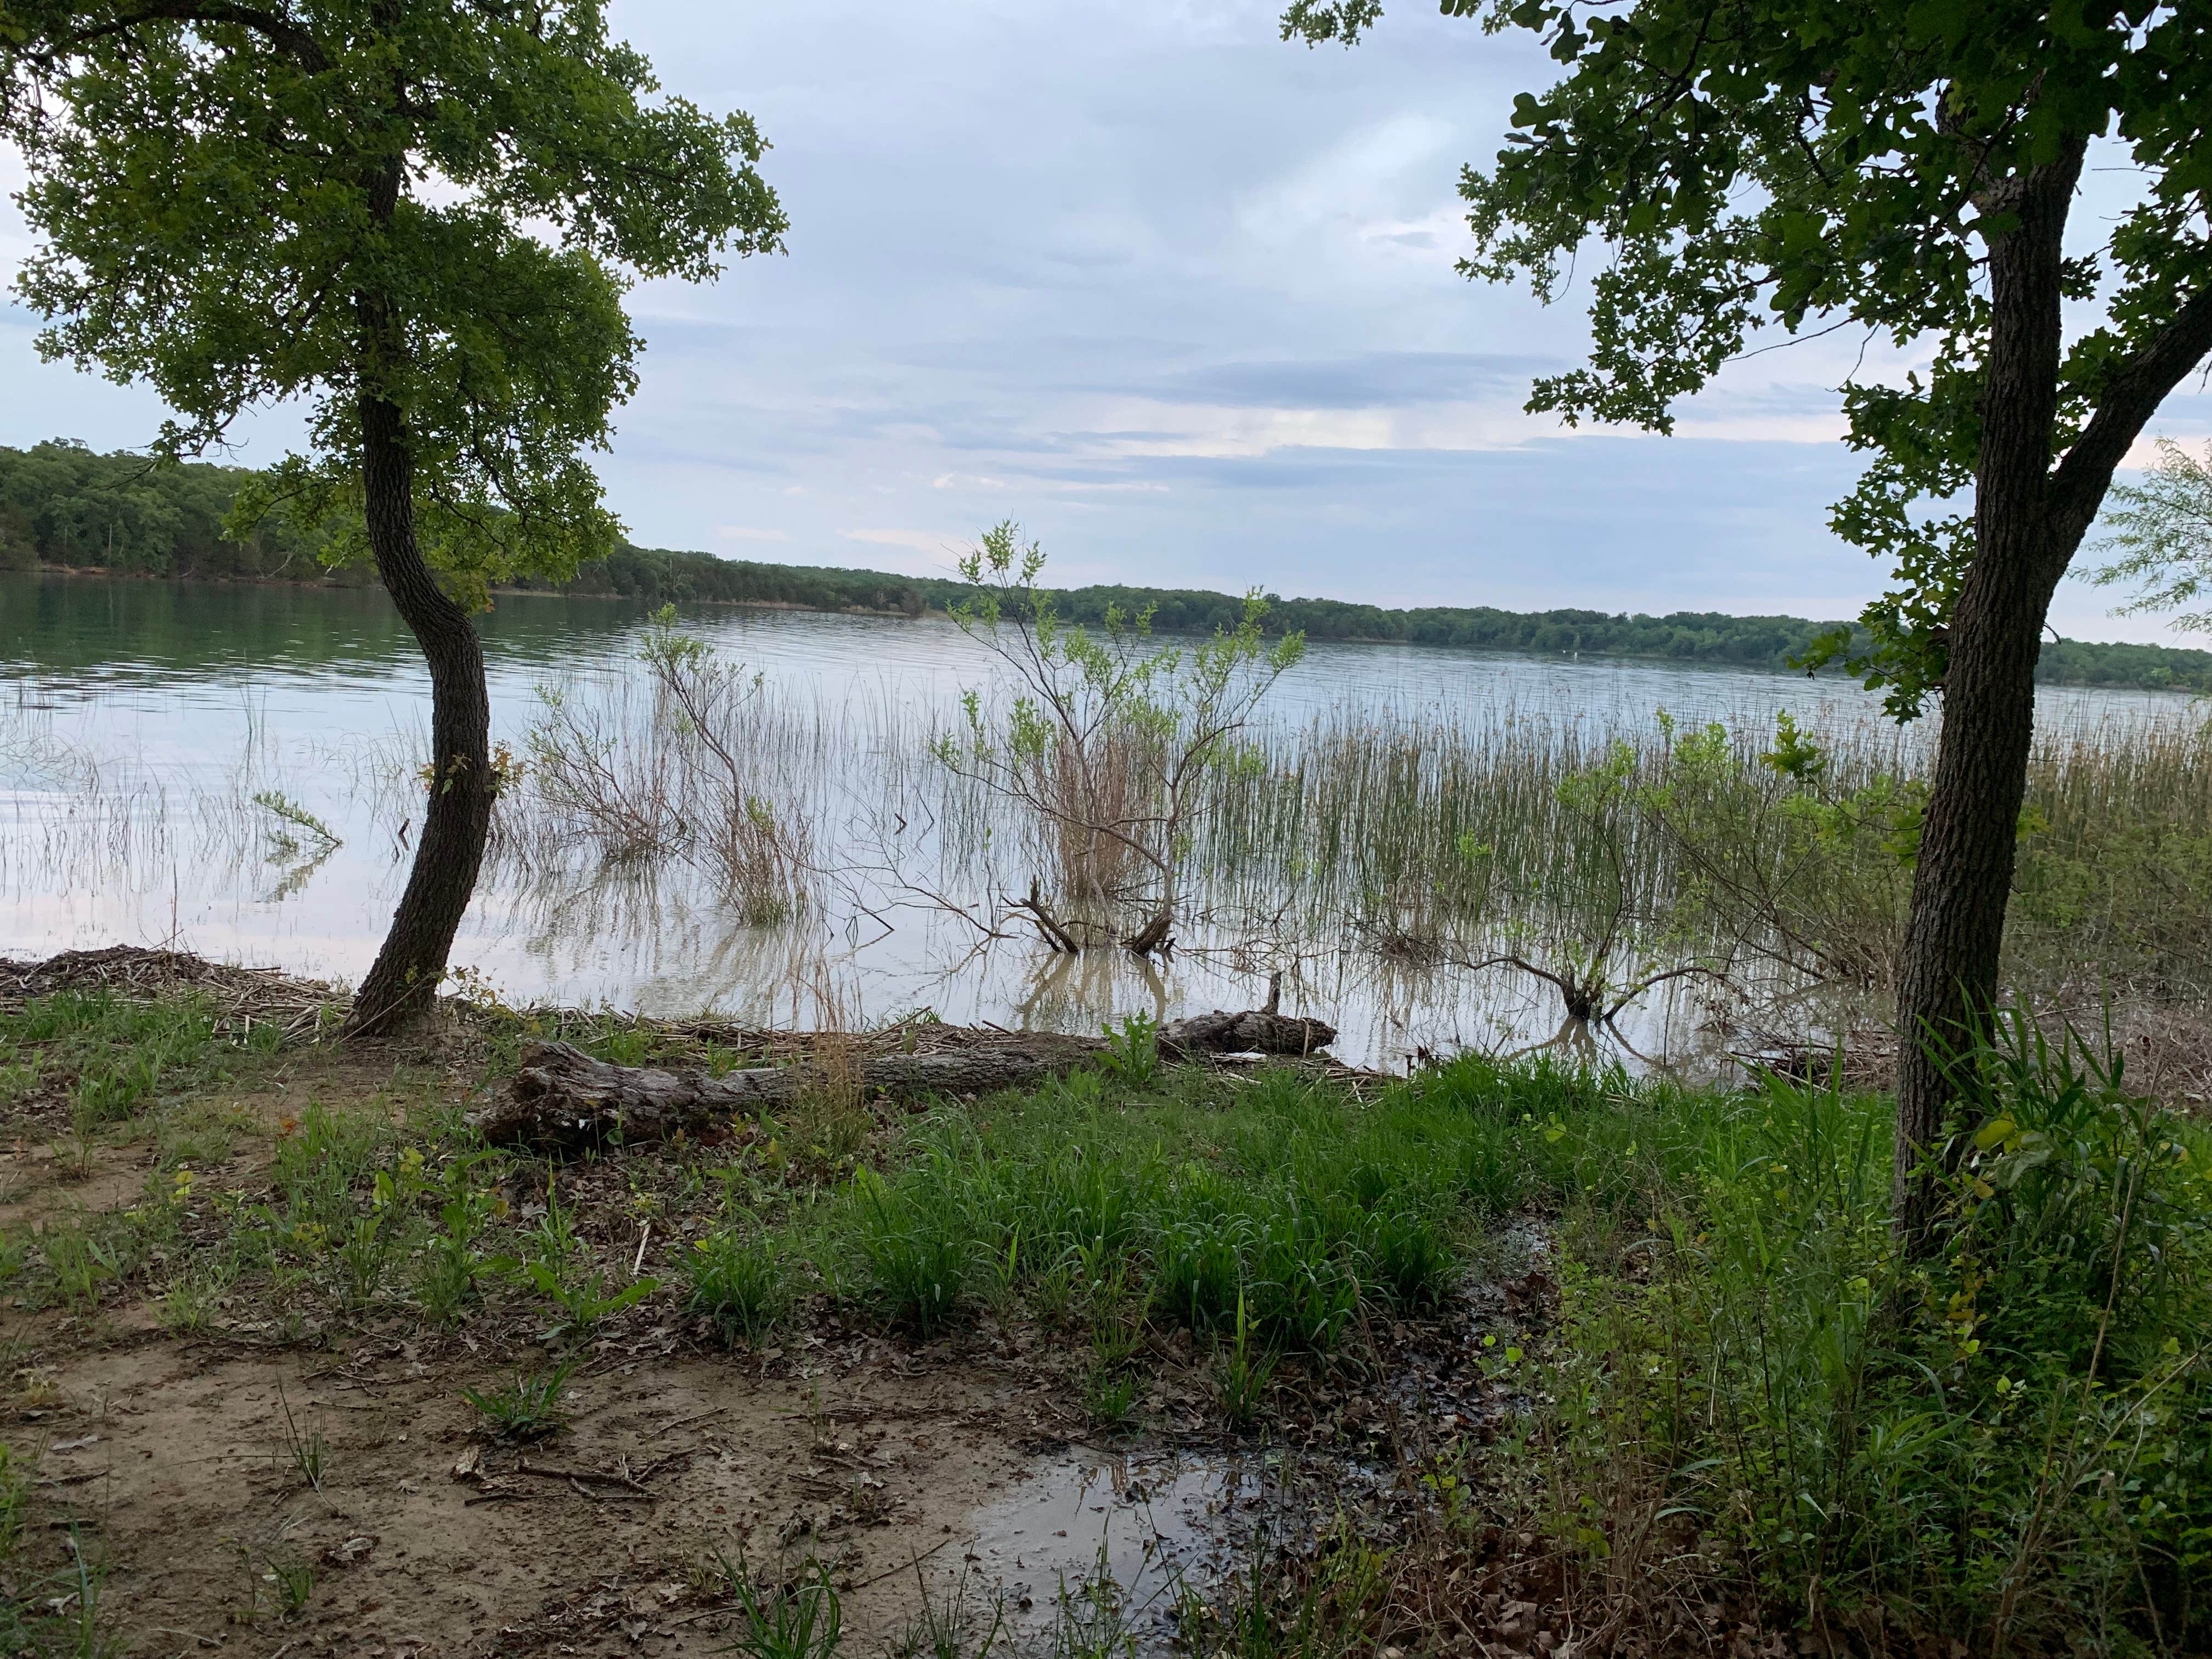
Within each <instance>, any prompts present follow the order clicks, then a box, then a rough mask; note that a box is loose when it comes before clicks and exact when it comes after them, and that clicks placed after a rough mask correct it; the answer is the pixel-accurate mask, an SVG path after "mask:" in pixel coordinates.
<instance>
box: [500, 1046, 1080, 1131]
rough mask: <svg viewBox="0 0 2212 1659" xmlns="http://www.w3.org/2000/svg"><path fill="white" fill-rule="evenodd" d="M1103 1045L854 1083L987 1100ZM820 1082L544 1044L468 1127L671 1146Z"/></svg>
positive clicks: (983, 1056) (969, 1059) (1046, 1049)
mask: <svg viewBox="0 0 2212 1659" xmlns="http://www.w3.org/2000/svg"><path fill="white" fill-rule="evenodd" d="M1103 1046H1104V1045H1103V1043H1100V1042H1091V1041H1088V1040H1086V1039H1085V1038H1082V1037H1052V1036H1040V1037H1037V1038H1035V1039H1032V1040H1028V1041H1024V1042H1013V1043H1007V1044H1004V1045H994V1046H993V1047H989V1048H966V1049H960V1050H957V1051H955V1052H952V1053H950V1054H880V1055H874V1056H871V1057H869V1058H867V1059H865V1060H859V1061H857V1062H856V1063H855V1065H854V1068H853V1069H854V1072H855V1073H857V1075H856V1076H855V1077H854V1079H852V1081H853V1082H854V1083H856V1084H857V1085H858V1086H859V1089H860V1093H861V1094H862V1095H863V1096H864V1097H868V1098H874V1097H878V1096H882V1097H889V1098H890V1099H893V1100H914V1099H919V1098H920V1097H922V1096H925V1095H933V1094H985V1093H988V1092H989V1091H992V1090H994V1089H1012V1088H1017V1087H1019V1086H1021V1085H1024V1084H1030V1083H1038V1082H1042V1080H1043V1079H1045V1078H1047V1077H1049V1076H1051V1075H1053V1074H1054V1073H1060V1072H1066V1071H1071V1070H1073V1068H1074V1067H1076V1066H1079V1065H1081V1064H1082V1063H1083V1061H1084V1060H1087V1059H1089V1058H1090V1057H1091V1055H1092V1054H1095V1053H1097V1051H1098V1049H1099V1048H1102V1047H1103ZM821 1086H823V1085H822V1081H821V1079H817V1078H816V1077H813V1076H811V1075H810V1074H809V1073H808V1072H807V1070H806V1069H805V1067H803V1066H752V1067H749V1068H747V1069H746V1070H744V1071H738V1072H732V1073H728V1074H727V1075H726V1076H723V1077H715V1076H714V1075H712V1074H711V1073H706V1072H702V1071H694V1070H684V1071H678V1072H667V1071H662V1070H661V1069H659V1067H658V1066H614V1065H610V1064H609V1063H608V1062H607V1061H605V1060H593V1059H592V1057H591V1056H590V1055H589V1054H585V1053H583V1052H582V1051H581V1050H580V1049H578V1048H571V1047H570V1046H569V1045H568V1044H567V1043H565V1042H541V1043H538V1044H536V1045H534V1046H533V1047H532V1048H529V1049H527V1050H526V1051H525V1053H524V1054H523V1056H522V1065H521V1067H520V1069H519V1070H518V1071H517V1072H516V1073H515V1074H514V1075H513V1077H512V1078H509V1079H507V1082H506V1084H505V1085H503V1086H502V1087H501V1089H500V1090H499V1091H498V1092H497V1093H496V1094H495V1095H494V1096H493V1097H492V1099H491V1102H490V1103H489V1104H488V1105H486V1106H485V1107H484V1108H483V1109H482V1110H481V1111H478V1112H476V1113H474V1114H472V1115H471V1117H470V1119H469V1121H470V1122H471V1124H472V1125H474V1126H475V1127H476V1128H477V1129H478V1130H479V1131H481V1132H482V1133H483V1137H484V1139H487V1140H490V1141H494V1142H496V1143H500V1144H502V1145H515V1146H540V1147H546V1148H552V1147H578V1146H599V1145H601V1144H604V1143H605V1142H607V1141H611V1140H623V1141H631V1142H635V1141H648V1140H666V1139H669V1138H670V1137H671V1136H672V1135H674V1134H676V1133H678V1131H682V1132H684V1133H692V1134H696V1133H698V1132H699V1131H700V1130H702V1129H704V1128H705V1127H708V1125H709V1124H712V1123H714V1122H715V1121H727V1120H728V1119H729V1118H731V1117H732V1116H734V1115H750V1114H753V1113H757V1112H759V1111H760V1110H761V1109H763V1108H768V1109H774V1108H776V1107H779V1106H787V1105H789V1104H790V1103H792V1102H793V1101H794V1100H796V1099H797V1098H798V1097H799V1095H800V1094H801V1093H802V1092H804V1091H806V1090H807V1089H809V1088H818V1087H821Z"/></svg>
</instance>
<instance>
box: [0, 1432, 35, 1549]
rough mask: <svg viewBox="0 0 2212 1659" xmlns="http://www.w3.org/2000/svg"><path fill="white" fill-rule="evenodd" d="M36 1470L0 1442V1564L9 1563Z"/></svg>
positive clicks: (24, 1515) (26, 1511) (24, 1514)
mask: <svg viewBox="0 0 2212 1659" xmlns="http://www.w3.org/2000/svg"><path fill="white" fill-rule="evenodd" d="M35 1473H36V1471H35V1469H34V1468H33V1467H30V1466H27V1464H26V1463H25V1462H24V1460H23V1459H21V1458H20V1457H18V1456H17V1455H15V1453H14V1452H13V1451H11V1450H10V1449H9V1447H8V1444H7V1443H6V1442H5V1441H0V1565H4V1564H5V1563H7V1562H8V1561H9V1560H10V1559H12V1558H13V1557H14V1555H15V1545H16V1542H17V1541H19V1540H20V1539H21V1537H22V1535H23V1522H24V1518H25V1517H26V1516H27V1515H28V1514H29V1513H30V1510H31V1482H32V1480H33V1475H34V1474H35Z"/></svg>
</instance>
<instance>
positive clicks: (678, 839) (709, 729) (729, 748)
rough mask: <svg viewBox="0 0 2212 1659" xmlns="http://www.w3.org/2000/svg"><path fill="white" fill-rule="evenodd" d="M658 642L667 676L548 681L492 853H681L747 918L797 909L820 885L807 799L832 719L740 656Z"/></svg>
mask: <svg viewBox="0 0 2212 1659" xmlns="http://www.w3.org/2000/svg"><path fill="white" fill-rule="evenodd" d="M656 647H657V648H658V649H659V652H660V653H661V654H660V655H659V657H658V658H657V659H655V660H656V662H657V663H659V665H662V666H663V667H664V668H665V679H664V680H662V681H657V682H656V683H654V684H650V685H647V684H641V683H639V682H637V681H635V680H633V679H629V678H623V679H619V680H617V681H615V682H614V683H613V684H611V685H605V686H601V687H598V688H592V689H589V690H568V689H562V688H557V687H550V686H549V687H546V688H544V689H543V690H541V692H540V694H539V695H540V700H541V702H542V705H543V708H542V710H541V713H540V714H539V717H538V720H537V722H536V723H535V724H534V725H533V726H532V727H531V729H530V732H529V736H528V739H527V750H528V753H527V763H526V770H525V772H524V774H523V776H522V777H521V778H520V780H519V781H518V784H517V787H515V788H514V789H513V790H511V791H509V792H507V795H506V796H505V797H503V800H504V805H502V809H501V811H500V813H499V815H498V817H497V820H496V823H495V847H494V854H495V858H497V859H500V860H503V861H506V862H508V863H510V864H515V863H519V864H522V865H525V866H535V867H537V868H538V869H541V870H542V869H545V868H548V867H553V868H564V867H565V866H566V864H567V856H566V855H568V854H570V853H572V852H574V850H576V849H578V848H587V849H589V850H590V851H591V852H592V854H595V855H596V856H597V858H598V859H599V861H600V863H601V864H602V865H603V866H605V867H607V868H610V869H611V870H615V871H622V870H637V869H641V868H645V867H648V866H653V865H654V864H656V863H659V862H661V861H663V860H667V859H670V858H681V859H683V860H686V861H687V862H689V863H690V864H691V865H693V866H695V867H696V868H698V869H699V870H701V871H702V872H704V873H705V874H706V875H707V877H708V879H709V880H710V881H712V882H713V883H714V886H715V887H716V889H717V890H718V891H719V893H720V896H721V897H722V898H723V899H724V900H725V901H726V902H728V903H731V904H733V905H735V906H736V907H737V908H738V911H739V912H740V913H741V914H742V915H744V919H745V920H746V921H747V922H748V923H749V924H750V925H753V926H757V927H759V926H770V925H773V924H775V923H778V922H781V921H787V920H788V919H790V918H791V917H792V916H793V915H796V914H797V913H798V912H799V910H801V909H803V908H806V906H807V905H808V903H809V902H810V900H811V897H812V875H813V865H814V848H813V845H812V836H811V829H810V825H811V819H812V817H813V814H812V813H811V811H809V810H807V809H808V807H809V806H810V805H811V802H812V800H813V799H814V798H816V797H817V796H818V795H819V793H821V784H822V774H823V770H824V769H825V750H826V749H827V746H828V743H829V725H828V723H827V722H826V721H825V720H823V715H822V711H821V710H820V709H819V708H818V707H817V708H807V707H806V706H805V705H804V704H803V703H799V702H791V701H787V700H783V699H780V698H777V697H775V696H772V695H771V694H769V693H768V692H767V691H766V690H764V689H763V688H761V687H759V686H758V685H757V684H754V685H750V686H749V685H747V684H744V682H742V681H741V680H739V679H738V676H737V672H736V670H735V669H734V668H733V667H732V666H730V665H720V664H715V663H713V662H711V661H709V660H705V659H702V658H701V657H699V656H697V655H696V654H694V653H687V652H684V651H683V650H682V649H681V647H680V646H678V645H677V644H672V643H671V641H670V640H669V639H665V638H664V639H659V640H657V641H656V646H655V647H648V649H653V648H656Z"/></svg>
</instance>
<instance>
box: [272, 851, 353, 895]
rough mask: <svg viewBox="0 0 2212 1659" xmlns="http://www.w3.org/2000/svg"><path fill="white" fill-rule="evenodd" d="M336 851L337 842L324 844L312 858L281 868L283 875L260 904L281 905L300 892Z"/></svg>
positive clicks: (277, 879)
mask: <svg viewBox="0 0 2212 1659" xmlns="http://www.w3.org/2000/svg"><path fill="white" fill-rule="evenodd" d="M337 849H338V843H337V842H323V843H322V844H321V846H320V848H319V849H318V851H317V852H316V853H315V854H314V856H313V858H309V859H304V860H301V861H300V862H298V863H296V864H289V865H285V866H283V874H282V875H280V876H279V877H277V878H276V885H275V886H274V887H272V888H270V890H269V892H268V895H267V896H265V897H264V898H263V900H262V901H261V902H263V903H264V904H282V903H283V902H284V901H285V900H286V899H288V898H290V897H291V896H293V895H294V894H295V893H297V892H299V891H301V890H302V889H303V888H305V887H306V886H307V884H308V883H309V882H310V881H312V880H313V879H314V875H315V872H316V871H318V870H319V869H321V868H322V867H323V866H325V864H328V863H329V862H330V861H331V854H333V853H335V852H337Z"/></svg>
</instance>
